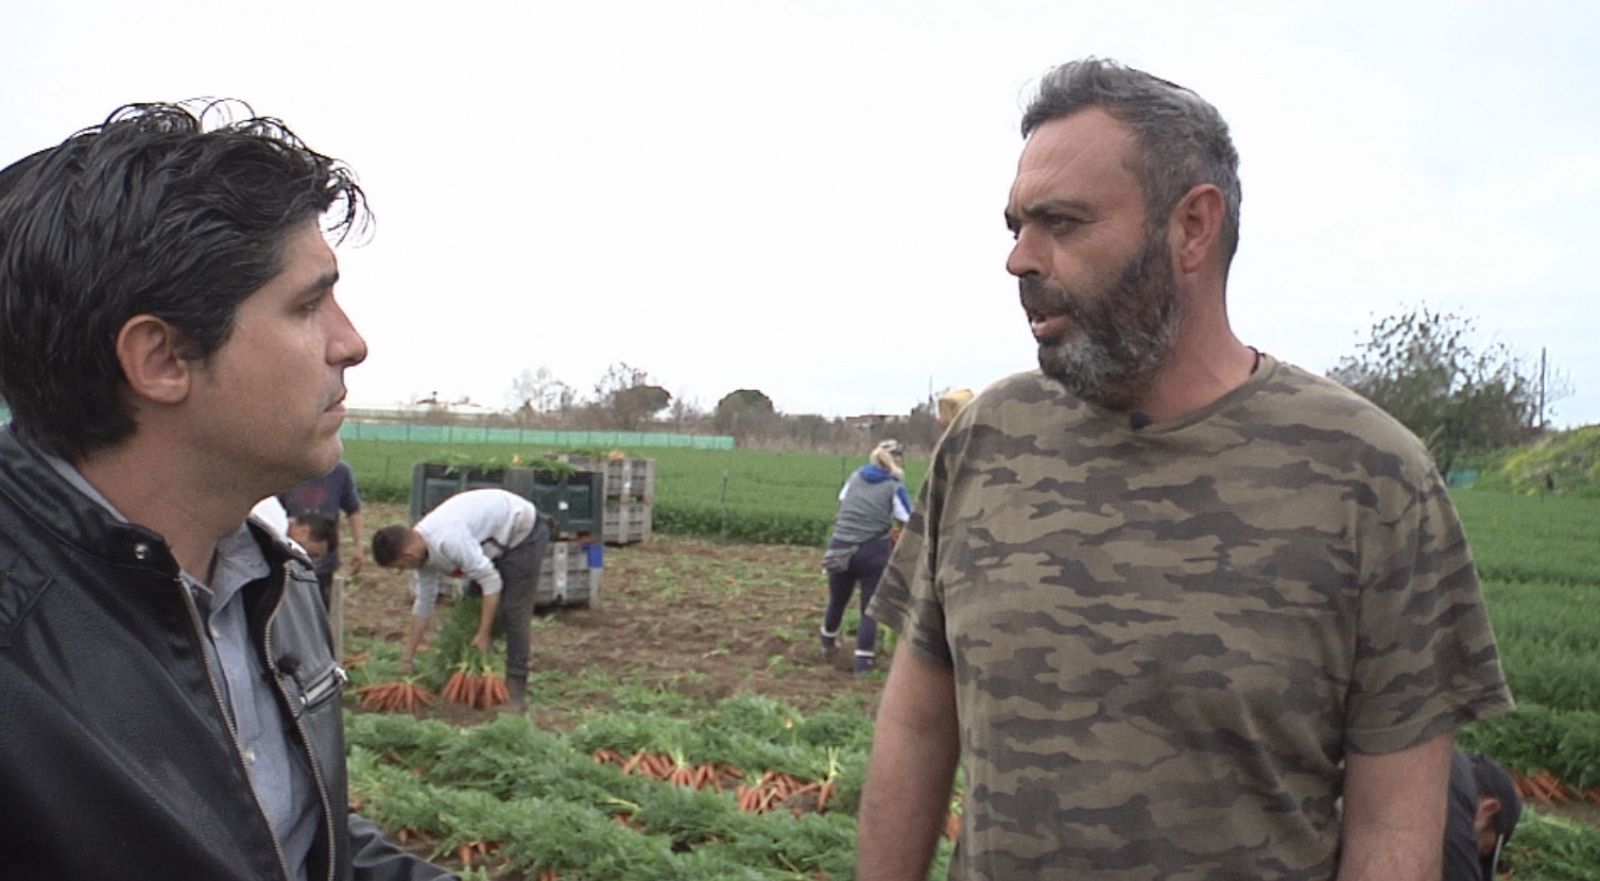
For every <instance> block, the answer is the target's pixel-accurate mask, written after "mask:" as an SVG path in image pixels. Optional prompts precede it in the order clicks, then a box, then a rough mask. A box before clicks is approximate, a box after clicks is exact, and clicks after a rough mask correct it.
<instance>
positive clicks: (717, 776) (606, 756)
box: [594, 749, 744, 792]
mask: <svg viewBox="0 0 1600 881" xmlns="http://www.w3.org/2000/svg"><path fill="white" fill-rule="evenodd" d="M594 760H595V761H597V762H600V763H602V764H613V765H620V766H622V773H624V774H633V773H639V774H643V775H644V776H646V777H654V778H656V779H657V780H663V781H666V782H667V783H671V784H672V785H673V786H689V787H693V788H695V789H703V788H705V787H707V786H709V787H711V788H712V789H715V790H716V791H717V792H721V791H722V786H723V782H724V781H725V780H738V779H741V778H743V777H744V772H743V771H740V770H739V769H738V768H735V767H734V766H732V765H725V764H721V763H718V762H706V763H704V764H701V765H691V764H689V763H688V762H687V761H686V760H685V759H684V757H683V756H682V755H681V754H668V753H647V752H644V751H643V750H641V751H639V752H636V753H634V754H633V755H632V756H625V755H623V754H622V753H619V752H617V751H616V750H614V749H599V750H595V753H594Z"/></svg>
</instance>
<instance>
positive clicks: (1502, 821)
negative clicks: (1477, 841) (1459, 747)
mask: <svg viewBox="0 0 1600 881" xmlns="http://www.w3.org/2000/svg"><path fill="white" fill-rule="evenodd" d="M1467 761H1468V762H1470V763H1471V765H1472V780H1473V782H1474V783H1476V784H1477V785H1478V797H1479V798H1484V797H1490V798H1493V799H1495V800H1496V801H1498V802H1500V810H1499V812H1498V813H1496V814H1495V815H1494V831H1495V834H1496V835H1500V836H1503V837H1504V838H1505V839H1506V840H1507V841H1510V840H1511V833H1513V832H1515V831H1517V821H1519V820H1521V819H1522V797H1521V796H1519V795H1518V794H1517V784H1516V782H1515V781H1514V780H1512V779H1511V775H1510V774H1507V773H1506V769H1505V768H1502V767H1500V764H1499V763H1498V762H1496V761H1495V760H1494V759H1491V758H1489V757H1488V756H1486V755H1484V754H1483V753H1479V752H1471V753H1467Z"/></svg>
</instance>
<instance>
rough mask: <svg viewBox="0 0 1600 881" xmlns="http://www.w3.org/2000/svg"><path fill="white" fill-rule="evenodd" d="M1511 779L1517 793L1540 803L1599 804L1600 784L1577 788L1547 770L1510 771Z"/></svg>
mask: <svg viewBox="0 0 1600 881" xmlns="http://www.w3.org/2000/svg"><path fill="white" fill-rule="evenodd" d="M1511 780H1512V782H1513V783H1515V784H1516V786H1517V794H1518V795H1521V796H1522V797H1523V798H1528V799H1532V800H1534V801H1536V802H1538V803H1540V804H1547V805H1549V804H1561V803H1563V802H1569V801H1573V800H1582V801H1586V802H1588V803H1589V804H1592V805H1600V786H1593V787H1590V788H1588V789H1578V788H1576V787H1572V786H1568V785H1567V784H1565V783H1562V782H1561V780H1560V778H1558V777H1556V775H1554V774H1552V773H1550V772H1549V771H1540V772H1539V773H1537V774H1522V773H1519V772H1516V771H1512V772H1511Z"/></svg>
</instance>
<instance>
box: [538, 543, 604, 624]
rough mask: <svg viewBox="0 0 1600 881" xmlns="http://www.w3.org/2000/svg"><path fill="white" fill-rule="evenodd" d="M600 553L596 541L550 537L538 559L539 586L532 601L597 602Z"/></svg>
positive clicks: (545, 603) (601, 565)
mask: <svg viewBox="0 0 1600 881" xmlns="http://www.w3.org/2000/svg"><path fill="white" fill-rule="evenodd" d="M603 561H604V556H603V553H601V552H600V544H599V543H598V542H576V541H553V542H551V543H550V547H549V548H548V549H547V550H546V551H545V555H544V559H543V560H542V561H541V562H540V563H539V586H538V587H537V588H536V589H535V590H534V592H533V604H534V606H535V607H540V606H557V605H559V606H583V607H585V608H590V609H592V608H595V607H596V606H598V605H599V604H600V578H601V575H602V574H603V573H604V571H605V570H604V563H603Z"/></svg>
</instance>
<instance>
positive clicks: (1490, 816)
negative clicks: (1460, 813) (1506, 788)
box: [1472, 795, 1500, 832]
mask: <svg viewBox="0 0 1600 881" xmlns="http://www.w3.org/2000/svg"><path fill="white" fill-rule="evenodd" d="M1498 813H1500V799H1498V798H1495V797H1494V796H1490V795H1485V796H1480V797H1479V798H1478V813H1477V816H1475V817H1473V818H1472V827H1473V828H1474V829H1477V830H1478V831H1480V832H1481V831H1483V830H1485V829H1488V828H1489V824H1490V822H1491V821H1493V820H1494V815H1495V814H1498Z"/></svg>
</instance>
